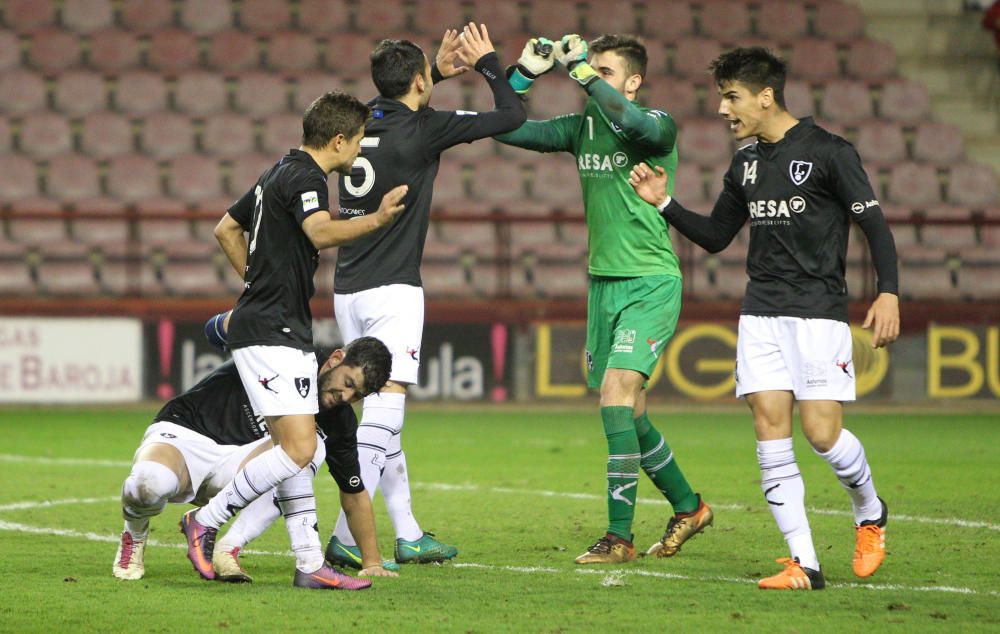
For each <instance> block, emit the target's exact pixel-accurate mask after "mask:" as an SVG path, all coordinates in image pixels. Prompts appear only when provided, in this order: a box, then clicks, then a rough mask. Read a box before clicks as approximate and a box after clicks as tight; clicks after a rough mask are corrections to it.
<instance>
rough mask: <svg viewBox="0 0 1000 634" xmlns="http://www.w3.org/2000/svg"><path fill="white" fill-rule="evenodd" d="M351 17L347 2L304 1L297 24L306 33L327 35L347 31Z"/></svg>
mask: <svg viewBox="0 0 1000 634" xmlns="http://www.w3.org/2000/svg"><path fill="white" fill-rule="evenodd" d="M349 17H350V12H349V11H348V9H347V0H302V1H301V2H300V3H299V14H298V22H297V24H298V27H299V28H300V29H302V30H304V31H310V32H313V33H322V34H323V35H327V34H329V33H332V32H335V31H342V30H344V29H346V28H347V25H348V18H349Z"/></svg>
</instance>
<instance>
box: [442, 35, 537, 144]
mask: <svg viewBox="0 0 1000 634" xmlns="http://www.w3.org/2000/svg"><path fill="white" fill-rule="evenodd" d="M462 42H463V44H462V47H461V48H460V49H458V53H457V54H458V57H459V59H460V60H461V61H462V62H463V63H465V64H467V65H469V66H472V67H474V68H475V69H476V72H478V73H479V74H480V75H482V76H483V78H484V79H485V80H486V83H487V84H488V85H489V87H490V90H491V91H493V102H494V104H495V105H494V109H493V110H491V111H489V112H479V113H466V112H447V111H440V112H438V111H432V112H430V113H429V114H428V116H427V119H426V121H425V124H424V128H423V132H424V137H425V139H426V143H425V147H426V148H427V151H428V153H429V154H431V155H435V154H439V153H441V152H442V151H444V150H445V149H447V148H449V147H451V146H453V145H457V144H459V143H468V142H470V141H475V140H477V139H485V138H488V137H491V136H494V135H497V134H501V133H503V132H509V131H510V130H514V129H516V128H517V127H518V126H520V125H521V124H522V123H524V121H525V119H527V115H526V114H525V112H524V104H523V103H521V100H520V98H518V96H517V93H515V92H514V89H513V88H511V86H510V84H509V83H507V80H506V78H505V77H504V74H503V70H502V69H501V68H500V60H499V58H498V57H497V54H496V51H494V49H493V43H492V42H490V38H489V33H488V32H487V30H486V26H485V25H482V30H480V28H479V27H477V26H476V25H475V24H472V23H470V24H469V25H467V26H466V27H465V29H464V30H463V31H462Z"/></svg>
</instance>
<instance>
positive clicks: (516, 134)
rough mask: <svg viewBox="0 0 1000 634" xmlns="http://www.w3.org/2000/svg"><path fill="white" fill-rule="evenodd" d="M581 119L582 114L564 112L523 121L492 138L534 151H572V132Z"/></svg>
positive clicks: (577, 127) (577, 126)
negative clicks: (516, 127) (521, 123)
mask: <svg viewBox="0 0 1000 634" xmlns="http://www.w3.org/2000/svg"><path fill="white" fill-rule="evenodd" d="M582 120H583V115H579V114H566V115H562V116H559V117H556V118H554V119H547V120H545V121H525V122H524V125H522V126H521V127H520V128H518V129H517V130H513V131H511V132H507V133H506V134H498V135H497V136H495V137H493V138H495V139H496V140H497V141H500V142H501V143H503V144H504V145H513V146H514V147H519V148H523V149H525V150H534V151H535V152H572V151H573V134H574V132H575V131H576V130H577V129H579V127H580V122H581V121H582Z"/></svg>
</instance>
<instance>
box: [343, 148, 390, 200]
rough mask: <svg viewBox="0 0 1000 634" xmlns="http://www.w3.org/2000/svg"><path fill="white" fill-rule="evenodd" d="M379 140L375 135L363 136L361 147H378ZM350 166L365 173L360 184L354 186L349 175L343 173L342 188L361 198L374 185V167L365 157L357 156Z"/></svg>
mask: <svg viewBox="0 0 1000 634" xmlns="http://www.w3.org/2000/svg"><path fill="white" fill-rule="evenodd" d="M381 140H382V139H381V138H380V137H377V136H366V137H363V138H362V139H361V147H371V148H376V147H378V144H379V141H381ZM351 168H352V169H354V168H357V169H360V170H362V171H363V172H364V173H365V178H364V180H363V181H361V185H360V186H356V185H355V184H354V183H353V182H352V181H351V175H350V174H345V175H344V189H346V190H347V193H348V194H350V195H351V196H354V197H356V198H361V197H362V196H364V195H365V194H367V193H368V192H370V191H371V190H372V187H374V186H375V167H374V166H372V162H371V161H369V160H368V159H366V158H365V157H363V156H358V158H356V159H354V164H353V165H351Z"/></svg>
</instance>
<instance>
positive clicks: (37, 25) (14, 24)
mask: <svg viewBox="0 0 1000 634" xmlns="http://www.w3.org/2000/svg"><path fill="white" fill-rule="evenodd" d="M55 18H56V7H55V3H54V2H52V0H7V2H6V3H5V6H4V11H3V19H4V24H5V25H6V26H7V27H8V28H10V29H11V30H14V31H17V32H18V33H30V32H32V31H36V30H39V29H44V28H47V27H49V26H52V25H53V24H54V23H55Z"/></svg>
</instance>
